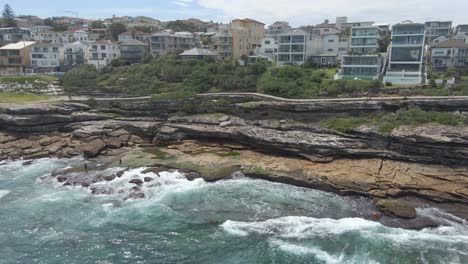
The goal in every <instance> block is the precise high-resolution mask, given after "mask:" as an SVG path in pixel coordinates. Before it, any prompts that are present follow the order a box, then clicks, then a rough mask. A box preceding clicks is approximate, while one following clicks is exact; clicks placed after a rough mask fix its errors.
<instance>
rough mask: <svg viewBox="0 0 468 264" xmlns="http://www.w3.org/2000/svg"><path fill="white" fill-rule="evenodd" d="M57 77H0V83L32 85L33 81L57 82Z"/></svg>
mask: <svg viewBox="0 0 468 264" xmlns="http://www.w3.org/2000/svg"><path fill="white" fill-rule="evenodd" d="M57 80H58V79H57V77H54V76H47V75H41V76H16V77H0V82H17V83H26V82H28V83H33V82H35V81H43V82H53V81H57Z"/></svg>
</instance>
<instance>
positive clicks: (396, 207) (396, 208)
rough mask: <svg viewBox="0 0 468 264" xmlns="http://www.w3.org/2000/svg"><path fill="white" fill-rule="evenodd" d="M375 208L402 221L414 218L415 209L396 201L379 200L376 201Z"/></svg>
mask: <svg viewBox="0 0 468 264" xmlns="http://www.w3.org/2000/svg"><path fill="white" fill-rule="evenodd" d="M376 206H377V207H378V208H379V209H380V210H382V211H384V212H386V213H389V214H392V215H395V216H397V217H401V218H404V219H414V218H416V209H415V208H414V207H412V206H409V205H408V204H406V203H403V202H400V201H398V200H390V199H387V200H379V201H377V203H376Z"/></svg>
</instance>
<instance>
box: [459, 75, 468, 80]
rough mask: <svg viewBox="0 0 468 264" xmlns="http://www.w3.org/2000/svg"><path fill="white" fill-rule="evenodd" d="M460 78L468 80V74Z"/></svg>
mask: <svg viewBox="0 0 468 264" xmlns="http://www.w3.org/2000/svg"><path fill="white" fill-rule="evenodd" d="M460 79H462V80H463V81H468V75H464V76H460Z"/></svg>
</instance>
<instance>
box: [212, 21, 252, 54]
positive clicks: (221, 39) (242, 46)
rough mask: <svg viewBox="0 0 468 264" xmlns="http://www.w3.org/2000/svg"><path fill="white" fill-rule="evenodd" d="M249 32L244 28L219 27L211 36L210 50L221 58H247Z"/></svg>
mask: <svg viewBox="0 0 468 264" xmlns="http://www.w3.org/2000/svg"><path fill="white" fill-rule="evenodd" d="M248 37H249V32H248V30H247V29H246V28H244V27H239V26H234V25H232V24H231V25H221V26H220V27H219V29H218V32H217V33H216V34H215V35H214V36H213V45H212V49H213V50H215V51H216V52H217V53H218V54H219V56H220V57H222V58H229V57H230V58H233V59H240V58H241V57H242V56H243V55H244V56H247V55H248V54H249V51H248V46H249V44H248Z"/></svg>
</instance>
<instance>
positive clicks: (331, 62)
mask: <svg viewBox="0 0 468 264" xmlns="http://www.w3.org/2000/svg"><path fill="white" fill-rule="evenodd" d="M307 61H308V62H309V63H312V65H314V66H315V67H317V68H330V67H334V66H335V65H336V64H337V63H338V61H337V57H336V55H334V54H312V55H309V56H308V57H307Z"/></svg>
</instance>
